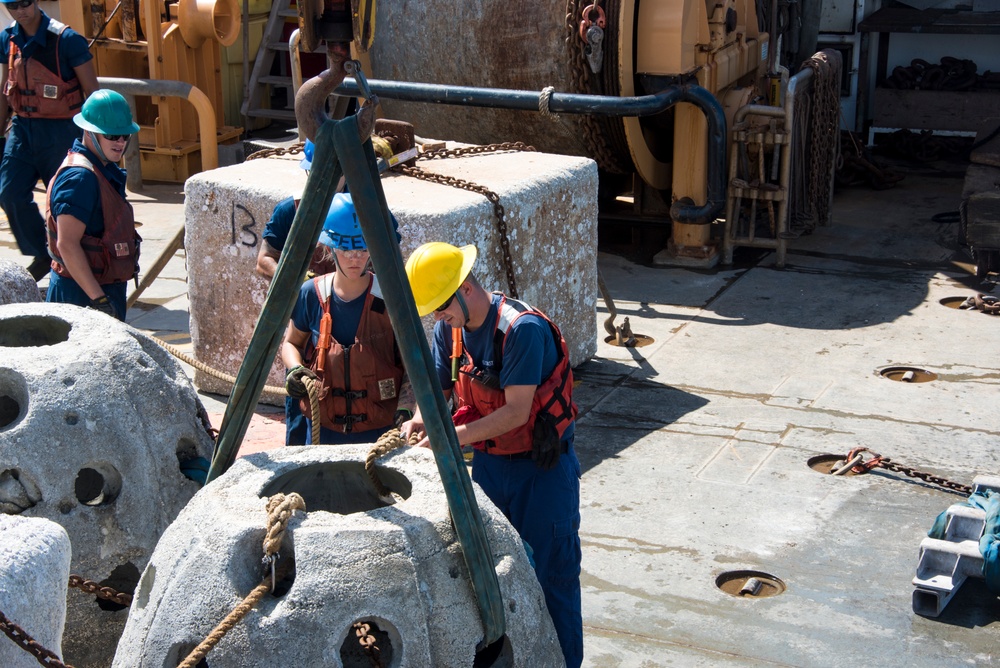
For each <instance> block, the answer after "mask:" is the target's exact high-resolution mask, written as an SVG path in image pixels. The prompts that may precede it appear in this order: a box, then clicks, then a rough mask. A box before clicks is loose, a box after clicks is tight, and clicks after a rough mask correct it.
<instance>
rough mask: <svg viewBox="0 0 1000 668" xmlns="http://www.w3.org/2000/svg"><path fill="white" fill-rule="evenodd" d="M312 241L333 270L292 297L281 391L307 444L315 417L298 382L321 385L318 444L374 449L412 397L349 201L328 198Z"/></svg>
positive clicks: (408, 411)
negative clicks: (329, 255) (295, 405)
mask: <svg viewBox="0 0 1000 668" xmlns="http://www.w3.org/2000/svg"><path fill="white" fill-rule="evenodd" d="M319 241H320V243H321V244H324V245H325V246H327V247H328V248H330V249H331V250H332V251H333V259H334V264H335V266H336V271H334V272H331V273H328V274H323V275H322V276H317V277H316V278H313V279H310V280H308V281H306V282H305V283H304V284H303V285H302V288H301V289H300V290H299V298H298V300H297V301H296V303H295V308H294V309H293V310H292V318H291V320H290V321H289V323H288V328H287V330H286V332H285V339H284V341H282V344H281V360H282V361H283V362H284V363H285V367H286V368H288V369H289V371H288V372H287V374H286V380H285V389H286V390H287V391H288V394H289V396H290V397H291V398H292V399H293V400H294V401H298V402H299V407H300V408H301V411H302V414H303V415H304V416H305V418H306V429H305V437H306V441H305V442H306V443H311V442H312V420H315V419H317V418H316V416H314V415H312V410H311V406H310V401H309V398H308V392H307V388H306V385H305V381H304V380H303V379H304V378H312V379H313V380H314V381H317V382H318V383H319V384H320V386H321V390H320V392H319V410H320V416H319V419H320V443H321V444H324V445H330V444H340V443H374V442H375V441H376V440H378V438H379V436H381V435H382V434H384V433H385V432H386V431H388V430H389V429H390V428H392V427H394V426H397V425H398V424H400V423H402V422H403V421H404V420H406V419H408V418H409V417H410V416H412V415H413V392H412V390H411V389H410V386H409V382H408V381H406V372H405V369H404V368H403V360H402V356H401V355H400V352H399V347H398V346H397V344H396V337H395V334H394V332H393V329H392V323H391V322H390V321H389V313H388V311H386V308H385V302H383V300H382V292H381V288H380V287H379V284H378V279H377V278H376V276H375V274H373V273H372V272H371V261H370V257H369V254H368V246H367V244H366V243H365V239H364V236H363V235H362V233H361V226H360V225H359V224H358V216H357V212H356V211H355V209H354V203H353V201H352V200H351V197H350V195H347V194H345V193H337V194H336V195H334V198H333V202H332V203H331V205H330V210H329V212H328V214H327V217H326V221H325V222H324V225H323V232H322V234H320V238H319ZM287 444H288V445H300V443H293V442H288V443H287Z"/></svg>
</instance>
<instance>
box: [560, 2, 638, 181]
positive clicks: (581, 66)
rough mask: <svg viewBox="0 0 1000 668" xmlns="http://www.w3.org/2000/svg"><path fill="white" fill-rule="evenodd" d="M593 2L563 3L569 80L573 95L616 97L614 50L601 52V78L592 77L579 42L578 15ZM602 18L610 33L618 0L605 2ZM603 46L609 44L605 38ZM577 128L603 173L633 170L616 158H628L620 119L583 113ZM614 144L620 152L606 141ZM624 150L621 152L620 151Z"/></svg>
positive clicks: (617, 88)
mask: <svg viewBox="0 0 1000 668" xmlns="http://www.w3.org/2000/svg"><path fill="white" fill-rule="evenodd" d="M590 4H597V3H592V2H591V0H585V1H583V2H581V0H567V2H566V40H565V42H566V55H567V59H568V60H569V66H570V76H571V81H572V83H573V85H574V87H575V90H574V91H573V92H575V93H580V94H584V95H586V94H593V95H615V96H617V95H618V94H619V86H618V85H617V81H616V80H615V77H616V76H617V72H618V61H617V58H618V50H617V49H614V48H606V49H604V66H603V67H602V68H601V73H602V74H604V76H603V77H602V76H599V75H596V74H593V73H592V72H591V71H590V68H589V67H588V66H587V56H586V45H585V44H584V43H583V42H582V41H581V40H580V15H581V12H582V11H583V8H584V7H585V6H587V5H590ZM606 4H607V7H605V10H604V12H605V16H606V17H607V21H608V27H607V31H606V34H610V33H611V32H612V28H611V25H612V22H613V20H614V19H616V18H617V16H618V4H619V2H618V0H606ZM605 43H609V41H608V38H607V37H605ZM580 126H581V128H582V130H583V139H584V142H585V143H586V145H587V147H588V149H589V153H590V156H591V157H592V158H593V159H594V160H595V161H596V162H597V165H598V166H599V167H600V168H601V169H602V170H604V171H606V172H611V173H614V174H626V173H629V172H631V171H632V166H631V164H629V165H623V164H622V160H621V159H620V158H619V157H618V156H619V155H628V151H627V146H628V143H627V140H626V139H625V125H624V122H623V121H622V120H621V119H617V118H614V119H611V118H606V117H598V116H595V115H594V114H583V115H582V116H581V117H580ZM609 138H611V139H613V140H615V141H614V144H615V146H616V147H617V148H618V149H620V150H618V151H615V150H614V148H615V147H613V146H612V145H611V144H609V141H608V139H609ZM623 148H624V151H623V150H621V149H623Z"/></svg>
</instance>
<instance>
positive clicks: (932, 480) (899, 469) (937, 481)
mask: <svg viewBox="0 0 1000 668" xmlns="http://www.w3.org/2000/svg"><path fill="white" fill-rule="evenodd" d="M865 452H868V453H870V454H871V456H872V457H871V459H869V460H868V461H864V459H863V456H862V455H863V453H865ZM855 457H857V458H859V461H858V463H857V464H855V465H854V466H851V471H853V472H854V473H867V472H868V471H871V470H872V469H874V468H884V469H886V470H887V471H893V472H895V473H903V474H906V475H907V476H909V477H911V478H919V479H920V480H923V481H924V482H926V483H928V484H930V485H937V486H938V487H944V488H945V489H949V490H952V491H954V492H961V493H962V494H965V495H969V494H972V487H970V486H969V485H963V484H962V483H959V482H954V481H952V480H948V479H947V478H942V477H941V476H936V475H934V474H933V473H927V472H926V471H918V470H917V469H915V468H911V467H909V466H903V465H902V464H897V463H896V462H894V461H892V460H891V459H889V458H888V457H883V456H882V455H880V454H878V453H877V452H872V451H871V450H869V449H868V448H854V449H853V450H851V451H850V452H849V453H847V456H846V457H845V458H844V460H845V461H847V462H851V461H854V459H855ZM845 468H846V467H845Z"/></svg>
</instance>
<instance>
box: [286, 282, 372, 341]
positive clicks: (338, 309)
mask: <svg viewBox="0 0 1000 668" xmlns="http://www.w3.org/2000/svg"><path fill="white" fill-rule="evenodd" d="M320 280H323V277H320ZM330 292H331V295H330V319H331V320H332V321H333V330H332V331H333V338H334V339H336V341H337V343H339V344H340V345H342V346H350V345H354V339H355V337H356V336H357V334H358V325H360V324H361V314H362V312H363V311H364V307H365V298H366V297H367V296H368V293H367V292H365V293H362V294H361V296H359V297H356V298H354V299H352V300H351V301H349V302H345V301H344V300H343V299H341V298H340V297H338V296H337V293H336V292H333V290H332V289H331V291H330ZM322 317H323V307H322V306H321V305H320V303H319V295H317V294H316V288H315V287H314V286H313V280H312V279H309V280H308V281H306V282H305V283H303V284H302V287H301V288H299V298H298V299H297V300H296V302H295V308H293V309H292V324H294V325H295V329H297V330H299V331H300V332H311V336H312V344H313V346H315V345H316V344H317V343H318V342H319V321H320V319H321V318H322Z"/></svg>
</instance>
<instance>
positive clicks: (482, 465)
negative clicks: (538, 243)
mask: <svg viewBox="0 0 1000 668" xmlns="http://www.w3.org/2000/svg"><path fill="white" fill-rule="evenodd" d="M475 261H476V247H475V246H464V247H462V248H456V247H455V246H452V245H450V244H446V243H441V242H432V243H428V244H424V245H423V246H421V247H420V248H418V249H417V250H415V251H414V252H413V254H412V255H411V256H410V257H409V259H408V260H407V262H406V274H407V276H408V277H409V281H410V288H411V289H412V291H413V296H414V299H415V300H416V306H417V312H418V313H419V314H420V315H421V316H424V315H427V314H429V313H433V314H434V319H435V320H436V321H437V322H436V324H435V327H434V345H433V352H434V363H435V368H436V369H437V374H438V380H439V381H440V383H441V388H442V389H443V390H444V393H445V396H446V397H449V398H450V397H451V396H452V395H454V396H455V397H456V399H457V402H456V403H457V411H456V413H455V423H456V425H457V426H456V428H455V432H456V433H457V435H458V441H459V443H460V444H462V445H467V444H471V445H473V447H474V455H473V459H472V479H473V480H474V481H476V482H477V483H478V484H479V486H480V487H482V489H483V491H484V492H486V495H487V496H488V497H489V498H490V500H491V501H493V503H494V504H496V506H497V507H498V508H499V509H500V510H501V511H502V512H503V513H504V515H506V516H507V519H509V520H510V522H511V524H512V525H513V526H514V528H516V529H517V531H518V533H519V534H520V535H521V538H522V539H524V541H525V542H526V543H527V544H528V545H530V546H531V549H532V555H533V558H534V562H535V573H536V574H537V576H538V580H539V582H540V583H541V585H542V590H543V591H544V593H545V601H546V603H547V604H548V608H549V613H550V614H551V615H552V621H553V622H554V623H555V627H556V631H557V633H558V635H559V644H560V645H561V646H562V650H563V655H564V657H565V659H566V665H567V666H570V667H571V668H575V667H577V666H579V665H580V664H581V662H582V661H583V620H582V615H581V610H580V536H579V527H580V462H579V460H578V459H577V457H576V453H575V452H574V450H573V433H574V420H575V418H576V413H577V409H576V405H575V404H574V403H573V373H572V371H571V370H570V366H569V354H568V352H567V349H566V343H565V341H564V340H563V338H562V335H561V334H560V332H559V328H558V327H556V325H555V324H554V323H553V322H552V321H551V320H549V319H548V317H546V316H545V314H543V313H542V312H541V311H539V310H537V309H535V308H533V307H531V306H529V305H528V304H526V303H524V302H522V301H518V300H516V299H510V298H508V297H506V296H504V295H503V294H502V293H499V292H494V293H490V292H487V291H486V290H485V289H484V288H483V287H482V286H481V285H480V284H479V281H477V280H476V277H475V276H474V275H473V273H472V266H473V264H475ZM402 431H403V435H404V436H405V437H406V438H407V439H409V436H410V434H412V433H416V434H418V435H420V436H421V437H422V440H421V442H420V445H422V446H427V445H429V443H428V441H427V437H426V435H425V433H424V422H423V418H422V417H421V415H420V411H419V410H417V413H416V414H415V415H414V416H413V419H412V420H410V421H409V422H406V423H404V424H403V426H402Z"/></svg>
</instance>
